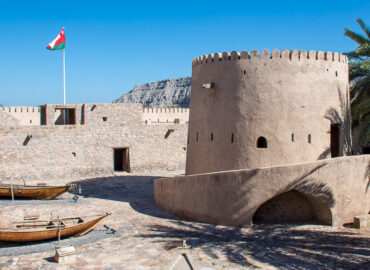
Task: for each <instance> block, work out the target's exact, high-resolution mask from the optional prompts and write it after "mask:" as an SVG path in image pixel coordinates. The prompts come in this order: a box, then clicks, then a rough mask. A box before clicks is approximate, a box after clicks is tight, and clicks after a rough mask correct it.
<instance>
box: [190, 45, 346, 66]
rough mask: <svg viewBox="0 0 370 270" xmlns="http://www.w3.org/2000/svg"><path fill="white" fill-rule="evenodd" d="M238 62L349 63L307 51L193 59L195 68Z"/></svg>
mask: <svg viewBox="0 0 370 270" xmlns="http://www.w3.org/2000/svg"><path fill="white" fill-rule="evenodd" d="M237 60H252V61H253V60H290V61H326V62H329V61H331V62H339V63H348V57H347V56H346V55H344V54H340V53H337V52H334V53H333V52H323V51H314V50H311V51H305V50H301V51H298V50H291V51H289V50H282V51H280V50H277V49H275V50H272V51H271V52H270V51H269V50H262V51H261V53H259V51H257V50H253V51H251V52H250V53H249V52H248V51H242V52H237V51H232V52H231V53H229V52H223V53H213V54H208V55H203V56H200V57H197V58H195V59H193V62H192V64H193V66H198V65H202V64H209V63H217V62H221V61H237Z"/></svg>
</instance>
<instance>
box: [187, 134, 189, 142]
mask: <svg viewBox="0 0 370 270" xmlns="http://www.w3.org/2000/svg"><path fill="white" fill-rule="evenodd" d="M187 143H188V144H189V134H188V142H187Z"/></svg>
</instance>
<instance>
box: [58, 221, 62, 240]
mask: <svg viewBox="0 0 370 270" xmlns="http://www.w3.org/2000/svg"><path fill="white" fill-rule="evenodd" d="M58 220H59V231H58V246H60V231H61V230H62V229H61V227H62V221H61V220H60V219H58Z"/></svg>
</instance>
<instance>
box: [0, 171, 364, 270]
mask: <svg viewBox="0 0 370 270" xmlns="http://www.w3.org/2000/svg"><path fill="white" fill-rule="evenodd" d="M158 176H163V173H158V174H151V175H150V176H142V175H132V174H129V175H128V174H127V175H124V174H122V175H118V176H109V177H100V178H94V179H82V180H78V181H77V182H78V183H80V185H81V194H78V189H77V190H75V191H73V192H72V193H67V194H64V195H63V196H62V197H61V198H60V199H58V200H55V201H45V202H43V201H35V202H24V201H18V202H16V203H11V202H9V201H1V200H0V211H1V214H2V215H4V216H8V217H11V218H12V219H13V220H23V216H24V215H28V214H40V216H41V218H44V219H48V218H50V213H53V216H54V217H55V216H60V217H66V216H74V215H80V216H81V215H91V214H95V213H102V212H112V215H111V216H109V217H108V218H106V219H105V220H104V221H103V222H102V223H101V225H99V226H98V227H97V228H96V231H98V232H99V231H104V230H105V228H104V226H103V225H106V226H109V227H111V228H114V229H115V230H117V233H115V234H114V235H109V237H106V238H104V239H102V240H99V241H95V242H94V241H90V240H89V241H81V240H79V239H83V238H74V239H73V240H70V241H74V242H73V244H74V245H75V246H76V248H77V251H78V253H77V258H76V261H69V262H65V263H63V264H57V263H54V262H53V261H52V257H53V256H54V253H55V251H54V250H53V245H56V242H53V243H52V244H49V245H50V246H51V247H48V248H47V250H46V251H43V252H40V251H42V249H41V246H42V245H44V246H45V243H35V244H32V245H26V246H23V247H19V245H15V244H6V243H0V254H1V252H5V251H7V250H9V249H11V248H13V249H17V248H18V249H20V251H21V252H22V253H28V254H23V255H17V256H1V257H0V269H138V270H139V269H169V268H170V267H171V265H172V264H173V263H174V261H175V260H176V259H177V258H178V257H179V256H181V254H182V253H184V252H186V253H187V254H189V256H190V258H191V259H192V261H193V263H194V264H196V265H197V266H198V267H199V268H198V269H202V268H203V269H204V270H205V269H208V270H209V269H248V268H250V269H256V268H262V269H275V268H278V269H370V230H369V229H361V230H357V229H351V228H339V229H338V228H337V229H333V228H331V227H326V226H318V225H301V226H299V225H296V226H293V225H290V226H289V225H257V226H255V227H254V228H253V229H246V228H233V227H226V226H216V225H208V224H201V223H196V222H188V221H184V220H181V219H179V218H176V217H174V216H171V215H169V214H167V213H165V212H163V211H161V210H159V209H158V208H157V207H156V206H155V204H154V203H153V191H152V190H153V189H152V188H153V184H152V183H153V179H155V178H157V177H158ZM166 176H169V175H166ZM54 183H55V184H56V183H58V184H60V183H61V181H58V182H54ZM29 184H32V183H29ZM75 194H77V195H79V199H78V200H77V202H73V200H72V197H73V196H74V195H75ZM88 236H89V234H88V235H86V236H85V237H88ZM183 240H186V243H187V245H188V246H189V248H187V249H182V248H181V246H182V244H183ZM34 251H38V253H31V254H30V253H29V252H34ZM3 254H4V253H3Z"/></svg>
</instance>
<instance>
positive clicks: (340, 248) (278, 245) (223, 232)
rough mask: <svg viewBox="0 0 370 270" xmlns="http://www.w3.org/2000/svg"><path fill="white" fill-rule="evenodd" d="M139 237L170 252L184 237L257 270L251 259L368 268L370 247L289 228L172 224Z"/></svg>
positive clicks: (361, 240) (340, 235)
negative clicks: (250, 228) (247, 228)
mask: <svg viewBox="0 0 370 270" xmlns="http://www.w3.org/2000/svg"><path fill="white" fill-rule="evenodd" d="M148 228H149V230H150V231H151V232H150V233H148V234H142V235H139V236H138V237H139V238H145V239H153V240H152V241H153V242H156V243H158V242H162V243H164V244H165V248H166V249H167V250H171V249H173V248H176V247H179V246H181V245H182V241H183V240H184V239H185V240H186V242H187V244H188V245H190V247H191V248H199V249H202V250H203V251H204V252H205V253H206V254H207V255H208V256H210V257H212V258H214V259H220V256H225V257H226V258H227V260H228V261H229V262H233V263H235V264H239V265H241V266H244V267H248V266H251V267H253V268H254V267H256V265H255V264H254V263H251V260H250V259H249V258H251V259H257V260H259V261H260V262H263V263H268V264H270V265H271V266H274V267H278V268H284V269H328V268H335V266H337V267H339V268H342V267H343V268H346V269H369V267H370V262H369V254H370V246H369V239H368V238H367V237H361V236H358V235H357V234H353V233H346V232H327V231H322V230H317V231H315V230H308V229H304V227H301V228H299V227H292V226H286V225H257V226H255V227H254V229H253V230H246V229H242V228H235V227H226V226H216V225H208V224H202V223H188V222H182V221H172V224H170V225H167V226H162V225H152V226H148Z"/></svg>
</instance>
